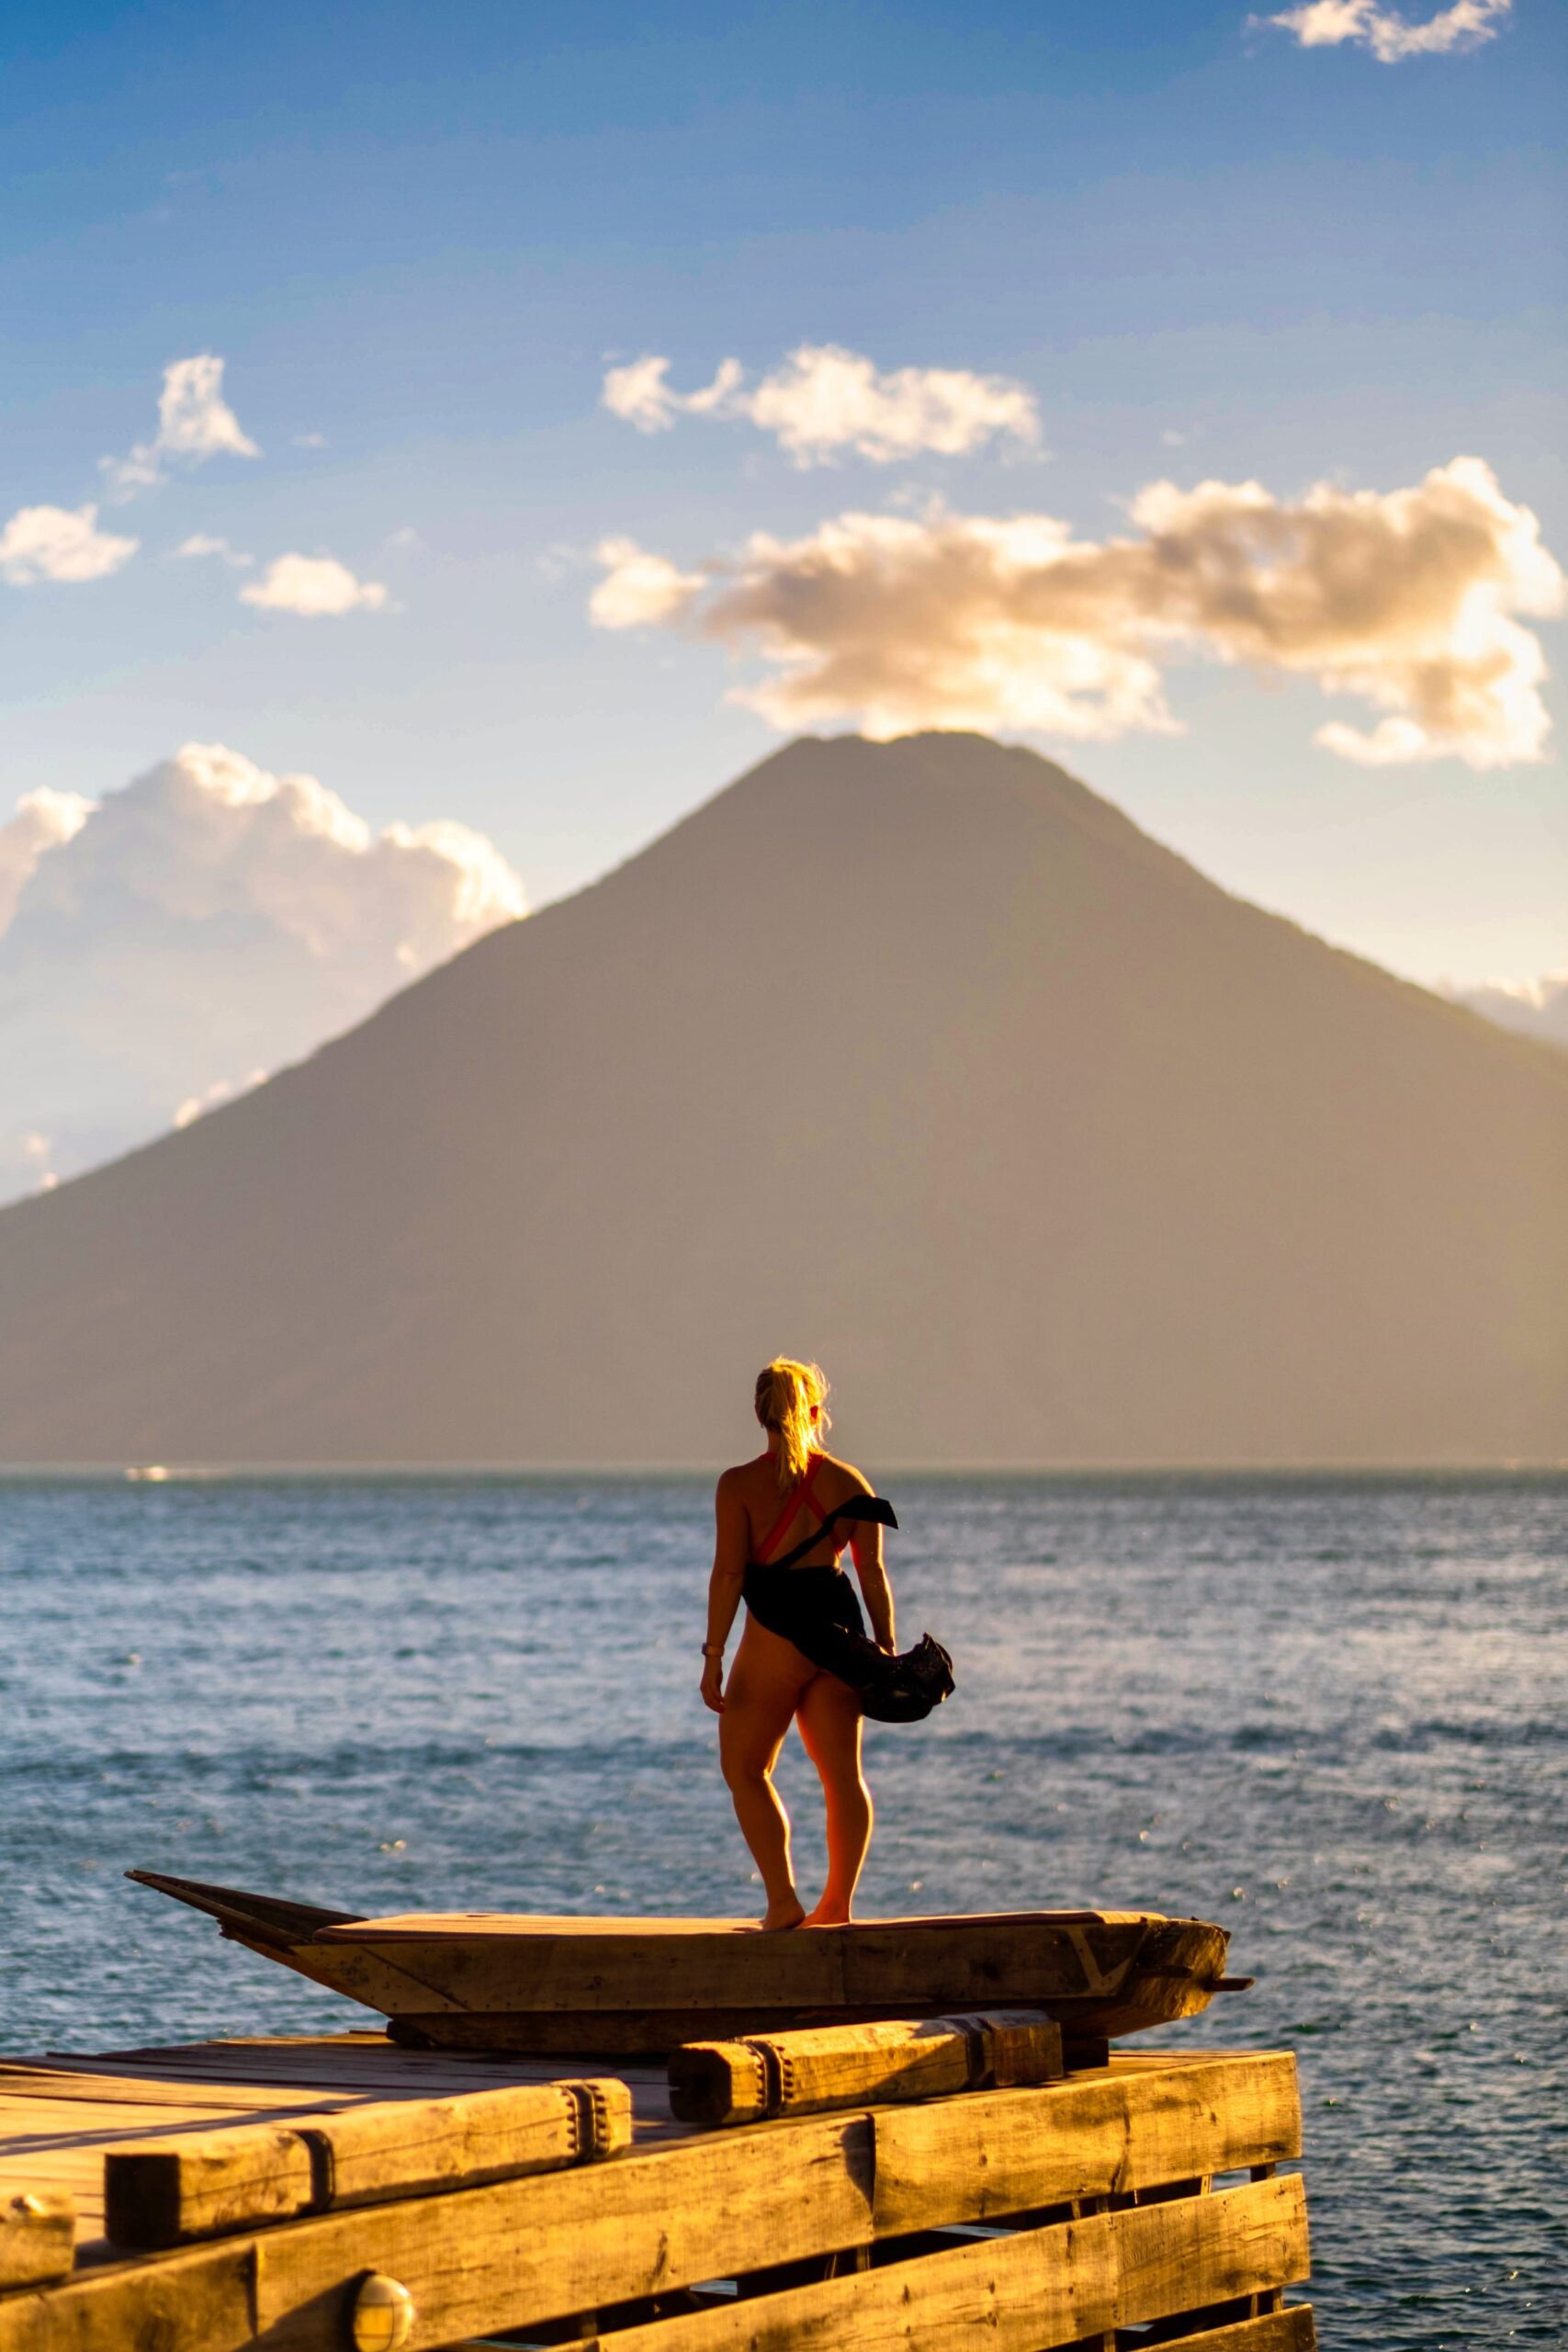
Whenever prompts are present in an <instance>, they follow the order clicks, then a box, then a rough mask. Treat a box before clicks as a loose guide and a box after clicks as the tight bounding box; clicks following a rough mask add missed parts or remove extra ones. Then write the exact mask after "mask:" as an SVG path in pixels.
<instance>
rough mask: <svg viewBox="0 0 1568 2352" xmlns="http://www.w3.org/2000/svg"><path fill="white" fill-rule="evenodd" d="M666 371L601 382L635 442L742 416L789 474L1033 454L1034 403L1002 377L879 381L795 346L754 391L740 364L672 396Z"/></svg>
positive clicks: (860, 361)
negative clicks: (989, 453)
mask: <svg viewBox="0 0 1568 2352" xmlns="http://www.w3.org/2000/svg"><path fill="white" fill-rule="evenodd" d="M669 374H670V362H669V360H668V359H660V358H659V357H657V356H652V355H649V356H646V357H644V358H641V359H637V360H634V361H632V363H631V364H630V365H629V366H627V367H625V368H611V369H610V370H609V372H608V374H607V375H606V376H605V378H604V394H603V399H604V406H605V407H606V408H607V409H609V410H610V412H611V413H612V414H613V415H615V416H620V417H624V418H625V419H626V422H627V423H628V424H635V425H636V426H637V430H638V431H639V432H641V433H662V432H666V431H668V429H669V428H670V426H671V425H672V424H674V423H675V421H676V419H677V418H678V417H682V416H717V417H744V418H747V419H749V420H750V423H751V424H755V425H756V426H758V428H759V429H760V430H761V432H764V433H771V434H772V435H773V438H774V439H775V441H777V443H778V445H779V447H781V448H783V449H786V450H787V451H788V452H789V454H790V456H791V457H792V458H794V459H795V462H796V464H797V465H802V466H810V465H822V464H828V463H830V462H831V460H832V459H833V458H838V457H840V456H842V455H844V454H845V453H846V452H848V451H853V452H854V453H855V454H856V455H857V456H859V457H863V458H870V459H871V460H872V461H873V463H874V464H877V465H889V464H891V463H893V462H894V460H895V459H897V458H914V457H920V456H925V455H934V456H938V457H957V456H961V455H962V454H963V453H964V451H965V450H969V449H974V448H977V447H979V446H980V445H981V444H982V443H983V442H986V441H988V440H991V439H993V438H994V437H996V436H997V435H1005V436H1010V437H1011V438H1012V439H1013V440H1015V441H1019V442H1022V443H1024V444H1026V445H1028V446H1029V447H1034V446H1035V445H1037V444H1038V442H1039V438H1040V419H1039V414H1038V413H1037V410H1036V407H1035V401H1034V395H1033V394H1032V392H1031V391H1029V390H1028V389H1027V388H1026V387H1025V386H1024V385H1022V384H1019V383H1015V382H1014V381H1013V380H1012V379H1011V378H1010V377H1006V376H976V375H975V374H973V373H971V371H970V370H969V369H968V368H894V369H892V370H891V371H890V372H888V373H886V374H883V373H881V372H879V371H878V369H877V368H875V367H874V365H873V363H872V362H871V360H869V359H866V358H864V357H863V356H861V355H860V354H859V353H858V352H853V351H844V350H840V348H839V347H838V346H837V345H833V344H802V345H801V346H800V347H799V349H798V350H796V351H792V352H791V353H790V355H789V356H788V358H787V359H786V360H785V361H784V365H783V366H782V367H781V368H775V370H774V371H773V374H772V375H771V376H764V377H763V379H762V380H761V383H760V384H758V385H757V386H756V388H755V389H754V390H750V391H747V390H744V389H743V386H744V383H745V371H744V369H743V368H741V365H740V363H739V360H738V359H726V360H723V361H721V362H720V365H719V368H718V371H717V373H716V375H715V377H714V379H713V381H712V383H711V384H707V385H705V386H704V387H703V388H702V390H699V391H695V392H685V393H682V392H677V391H675V390H672V388H671V384H670V382H669Z"/></svg>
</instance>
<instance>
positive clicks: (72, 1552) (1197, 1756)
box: [0, 1477, 1568, 2352]
mask: <svg viewBox="0 0 1568 2352" xmlns="http://www.w3.org/2000/svg"><path fill="white" fill-rule="evenodd" d="M895 1500H896V1501H897V1503H898V1505H899V1508H900V1517H901V1518H902V1520H903V1521H904V1530H905V1532H903V1533H902V1534H900V1535H899V1536H897V1537H895V1538H894V1539H893V1540H892V1544H891V1546H890V1551H891V1559H892V1565H893V1568H894V1574H895V1579H896V1585H897V1593H898V1598H899V1603H900V1628H901V1635H900V1637H901V1639H902V1640H904V1641H905V1642H906V1643H907V1642H908V1641H910V1640H912V1639H913V1638H914V1637H915V1635H916V1634H918V1633H919V1631H920V1630H921V1628H922V1627H924V1626H927V1625H929V1626H930V1627H931V1631H932V1632H934V1633H935V1634H938V1635H940V1636H941V1637H942V1639H943V1640H944V1641H946V1642H947V1643H948V1644H949V1645H950V1647H951V1648H952V1649H953V1653H954V1658H955V1662H956V1667H957V1671H958V1676H959V1688H958V1692H957V1695H956V1696H955V1697H954V1699H953V1701H952V1702H950V1704H949V1705H948V1706H946V1707H945V1708H943V1709H942V1711H941V1713H939V1714H938V1715H937V1716H935V1717H934V1718H933V1719H932V1720H931V1723H930V1724H926V1725H924V1726H921V1727H919V1728H916V1729H874V1730H873V1732H872V1733H871V1734H870V1737H869V1747H870V1754H871V1772H872V1779H873V1784H874V1790H875V1792H876V1796H877V1800H878V1804H879V1808H880V1817H879V1822H878V1827H877V1834H876V1839H875V1843H874V1847H873V1851H872V1860H871V1865H870V1869H869V1872H868V1877H867V1881H866V1884H865V1888H864V1894H863V1903H862V1909H863V1911H866V1912H897V1911H939V1910H958V1909H993V1910H994V1909H1002V1908H1013V1907H1021V1906H1034V1905H1104V1906H1106V1907H1115V1908H1122V1907H1132V1906H1136V1905H1147V1906H1149V1907H1151V1908H1155V1909H1160V1910H1166V1911H1172V1912H1195V1913H1199V1914H1201V1915H1203V1916H1206V1917H1213V1918H1215V1919H1218V1920H1219V1921H1220V1922H1221V1924H1222V1925H1224V1927H1226V1928H1229V1929H1230V1931H1231V1934H1232V1938H1233V1941H1232V1945H1231V1955H1230V1966H1231V1968H1232V1969H1233V1970H1234V1971H1235V1972H1237V1973H1255V1974H1256V1975H1257V1976H1258V1980H1259V1981H1258V1988H1257V1990H1256V1991H1255V1992H1253V1993H1251V1994H1248V1995H1246V1996H1235V1997H1231V1998H1228V1999H1221V2000H1220V2001H1217V2002H1216V2003H1215V2004H1214V2006H1213V2008H1212V2009H1211V2010H1210V2011H1209V2012H1208V2014H1207V2015H1206V2016H1205V2017H1204V2018H1200V2019H1197V2020H1195V2021H1193V2022H1191V2023H1190V2024H1188V2025H1186V2026H1184V2027H1181V2028H1179V2029H1177V2030H1174V2032H1173V2035H1172V2039H1173V2040H1179V2041H1184V2042H1186V2043H1187V2044H1188V2045H1195V2044H1200V2043H1205V2044H1211V2045H1214V2046H1220V2047H1224V2046H1250V2047H1258V2046H1269V2045H1273V2044H1278V2043H1289V2044H1291V2045H1292V2046H1293V2047H1294V2048H1295V2049H1296V2050H1297V2051H1298V2052H1299V2053H1300V2057H1301V2064H1302V2075H1303V2105H1304V2110H1305V2120H1306V2131H1307V2156H1306V2165H1307V2173H1308V2179H1309V2185H1310V2188H1311V2194H1312V2201H1313V2213H1314V2254H1315V2261H1316V2272H1315V2277H1314V2285H1313V2289H1312V2293H1313V2296H1314V2301H1316V2303H1317V2305H1318V2309H1319V2314H1320V2324H1321V2331H1322V2335H1323V2339H1324V2342H1325V2345H1326V2346H1332V2347H1336V2352H1350V2347H1358V2352H1359V2347H1365V2352H1373V2347H1377V2352H1447V2348H1448V2347H1453V2348H1454V2352H1457V2348H1458V2347H1460V2346H1466V2347H1470V2346H1491V2345H1498V2346H1501V2345H1504V2344H1513V2345H1520V2346H1527V2345H1537V2346H1547V2345H1550V2346H1560V2345H1562V2343H1563V2341H1564V2340H1565V2336H1568V2299H1565V2297H1564V2292H1563V2286H1562V2281H1563V2279H1564V2278H1568V2223H1565V2220H1564V2206H1563V2199H1562V2164H1561V2144H1560V2141H1559V2146H1558V2149H1557V2150H1556V2151H1555V2152H1554V2150H1553V2148H1552V2145H1551V2137H1552V2131H1553V2130H1556V2131H1558V2132H1559V2133H1560V2130H1561V2123H1562V2116H1563V2113H1564V2101H1565V2098H1568V2082H1565V2077H1564V2069H1563V2060H1562V2007H1563V2003H1562V1994H1563V1988H1564V1965H1563V1959H1562V1947H1563V1940H1564V1939H1563V1911H1564V1904H1563V1894H1564V1879H1565V1875H1568V1869H1565V1858H1564V1846H1565V1843H1568V1840H1565V1836H1564V1830H1565V1825H1568V1720H1565V1714H1564V1699H1565V1697H1568V1638H1565V1636H1568V1481H1563V1480H1550V1479H1530V1478H1517V1479H1496V1480H1491V1481H1477V1480H1459V1479H1453V1480H1428V1481H1403V1482H1402V1481H1394V1480H1382V1481H1379V1480H1370V1479H1369V1480H1364V1481H1355V1482H1329V1481H1306V1480H1301V1481H1284V1480H1280V1481H1266V1480H1253V1481H1245V1480H1218V1479H1216V1480H1209V1481H1204V1480H1193V1479H1174V1478H1173V1479H1169V1480H1159V1479H1145V1480H1122V1481H1116V1480H1109V1479H1096V1480H1090V1479H1083V1480H1059V1481H1044V1480H1021V1479H998V1480H988V1481H985V1482H979V1481H975V1482H967V1481H960V1480H944V1481H940V1482H937V1481H919V1482H905V1483H903V1484H901V1485H900V1486H899V1487H898V1488H897V1492H896V1494H895ZM708 1526H709V1505H708V1497H707V1493H706V1491H705V1488H703V1487H700V1486H698V1485H696V1484H694V1483H693V1482H690V1481H671V1482H665V1483H649V1484H645V1485H633V1484H629V1483H616V1484H604V1483H601V1484H594V1483H588V1482H581V1483H579V1482H570V1481H560V1480H550V1481H545V1480H540V1481H534V1482H522V1481H500V1480H495V1481H491V1480H482V1479H481V1480H468V1481H459V1480H438V1479H431V1480H420V1481H413V1480H410V1481H398V1480H333V1481H310V1480H300V1481H295V1482H290V1481H272V1482H265V1481H237V1480H236V1481H225V1482H214V1481H203V1482H199V1483H190V1484H186V1483H182V1482H181V1481H180V1480H179V1479H178V1478H177V1477H175V1478H169V1479H165V1480H142V1481H139V1482H136V1483H134V1484H130V1485H127V1484H126V1483H124V1482H122V1481H115V1482H112V1483H111V1482H108V1481H105V1482H102V1483H96V1484H95V1483H87V1482H78V1483H66V1482H60V1483H51V1482H45V1481H34V1482H24V1481H17V1482H12V1483H10V1484H6V1485H0V1603H3V1616H0V1625H3V1627H4V1631H3V1633H0V1770H3V1772H4V1785H5V1791H6V1804H5V1808H4V1814H3V1816H0V1841H3V1852H4V1859H5V1911H4V1924H3V1927H0V1951H3V1952H4V1956H5V1983H6V1999H5V2015H4V2042H5V2046H6V2048H7V2049H8V2050H9V2051H11V2052H36V2051H39V2050H42V2049H45V2048H53V2049H64V2048H68V2049H73V2050H77V2051H82V2050H87V2049H92V2048H95V2047H96V2048H103V2047H112V2046H115V2045H117V2044H118V2045H125V2044H128V2043H136V2042H148V2041H158V2040H167V2039H173V2038H176V2037H189V2036H192V2035H196V2034H202V2033H209V2032H260V2031H268V2030H277V2031H290V2030H294V2031H298V2030H308V2029H311V2028H322V2029H329V2030H333V2029H335V2030H342V2029H343V2028H344V2026H346V2025H348V2024H349V2023H351V2022H355V2021H357V2020H358V2019H359V2018H362V2017H363V2015H364V2013H363V2012H358V2011H355V2010H353V2009H351V2008H350V2007H348V2005H347V2004H345V2003H343V2002H341V2001H338V2000H336V1999H334V1998H333V1996H330V1995H327V1994H323V1993H320V1992H318V1991H316V1990H315V1989H314V1988H312V1987H311V1986H310V1985H307V1984H305V1983H304V1982H303V1980H301V1979H299V1978H295V1977H292V1976H289V1975H288V1974H286V1973H284V1972H283V1971H282V1970H279V1969H276V1968H274V1967H271V1966H270V1965H268V1964H267V1963H266V1962H263V1961H261V1960H259V1959H255V1958H253V1957H252V1956H251V1955H249V1954H247V1953H244V1952H243V1951H238V1950H236V1949H235V1948H234V1947H233V1946H231V1945H225V1944H223V1943H221V1942H220V1940H219V1939H218V1936H217V1934H216V1931H215V1930H214V1929H213V1928H211V1926H210V1925H209V1923H208V1922H206V1921H204V1920H200V1919H197V1918H196V1917H192V1916H191V1915H189V1914H186V1913H182V1912H181V1911H179V1910H177V1909H176V1908H175V1906H174V1905H169V1904H166V1903H164V1902H162V1901H160V1900H159V1898H158V1897H156V1896H154V1895H152V1894H147V1893H145V1892H143V1891H142V1890H141V1889H138V1888H134V1887H131V1886H129V1885H127V1884H126V1883H125V1881H124V1880H123V1879H122V1877H121V1876H120V1872H121V1871H123V1870H124V1869H126V1868H128V1867H130V1866H132V1865H137V1864H141V1865H144V1866H147V1867H150V1868H153V1869H163V1870H168V1871H176V1872H179V1873H182V1874H185V1875H187V1876H190V1877H195V1878H210V1879H215V1880H218V1881H220V1882H222V1883H228V1884H231V1885H234V1886H240V1887H251V1888H257V1889H261V1890H264V1891H266V1892H272V1893H276V1894H291V1895H297V1896H301V1897H304V1898H306V1899H313V1900H317V1901H321V1902H324V1903H328V1904H332V1905H335V1906H338V1907H341V1908H344V1909H349V1908H352V1909H355V1910H361V1911H371V1912H385V1911H400V1910H409V1909H418V1908H436V1907H440V1908H451V1909H473V1908H483V1907H487V1906H490V1907H500V1908H512V1909H529V1910H539V1911H552V1910H560V1911H592V1910H611V1911H614V1910H645V1911H650V1912H672V1911H683V1910H695V1911H719V1912H734V1911H736V1910H739V1909H745V1908H748V1907H750V1905H751V1904H753V1903H754V1901H755V1889H754V1888H752V1887H751V1886H750V1884H749V1883H748V1868H747V1864H746V1861H745V1857H744V1854H743V1852H742V1849H741V1848H740V1845H739V1838H738V1837H737V1835H736V1832H735V1830H734V1827H733V1825H732V1823H731V1819H730V1815H729V1811H728V1800H727V1798H726V1796H725V1792H724V1790H723V1788H722V1786H721V1784H720V1782H719V1779H718V1775H717V1771H716V1765H715V1760H714V1742H713V1724H712V1719H711V1718H710V1717H708V1716H707V1715H706V1714H705V1713H704V1712H703V1710H702V1708H701V1706H700V1704H699V1702H698V1700H697V1696H696V1681H697V1668H698V1665H699V1663H700V1661H699V1658H698V1654H697V1652H698V1645H699V1643H700V1641H701V1639H702V1610H703V1594H704V1587H705V1573H706V1565H707V1552H706V1544H707V1531H708ZM784 1783H785V1787H786V1792H787V1793H788V1794H789V1796H790V1799H791V1802H792V1804H793V1803H795V1799H796V1798H797V1797H798V1799H799V1802H798V1804H797V1805H796V1815H797V1839H798V1843H799V1848H800V1851H801V1856H802V1860H803V1863H804V1865H805V1866H804V1868H803V1871H802V1877H803V1882H806V1881H808V1880H809V1878H810V1876H811V1872H812V1868H813V1862H812V1859H811V1858H812V1857H814V1856H815V1855H816V1854H817V1853H818V1850H819V1846H820V1826H819V1817H818V1814H817V1812H816V1810H815V1808H814V1805H813V1803H812V1790H811V1785H810V1782H809V1775H808V1773H807V1771H806V1770H805V1769H804V1768H803V1764H802V1759H801V1758H799V1755H798V1752H795V1753H793V1754H791V1756H790V1757H789V1758H788V1761H787V1763H786V1767H785V1770H784ZM1553 2119H1555V2122H1554V2123H1553Z"/></svg>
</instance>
